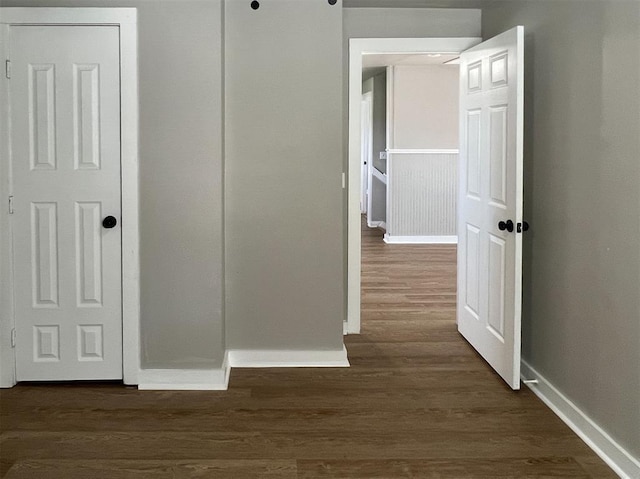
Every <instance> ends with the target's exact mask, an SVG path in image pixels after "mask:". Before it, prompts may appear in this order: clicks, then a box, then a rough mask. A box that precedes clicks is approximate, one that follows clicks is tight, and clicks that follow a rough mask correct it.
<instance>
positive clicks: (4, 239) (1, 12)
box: [0, 7, 140, 387]
mask: <svg viewBox="0 0 640 479" xmlns="http://www.w3.org/2000/svg"><path fill="white" fill-rule="evenodd" d="M137 22H138V20H137V9H135V8H56V7H54V8H39V7H33V8H31V7H27V8H22V7H19V8H18V7H4V8H0V36H1V38H2V42H1V44H0V54H1V55H2V57H1V58H2V62H3V63H4V60H5V59H9V58H10V57H9V52H8V51H7V50H6V49H7V45H8V40H9V26H11V25H45V26H54V25H67V26H69V25H71V26H81V25H92V26H100V25H105V26H107V25H108V26H116V27H118V29H119V35H120V163H121V193H120V194H121V208H122V210H121V214H122V220H121V224H122V229H121V231H122V376H123V380H124V382H125V384H138V373H139V371H140V235H139V201H138V193H139V192H138V25H137ZM0 82H1V83H2V85H1V87H0V104H1V105H5V106H4V107H2V110H0V126H2V128H1V131H2V132H3V133H1V135H2V137H1V138H0V140H1V141H2V144H3V145H5V146H4V147H2V148H1V149H0V198H1V201H0V205H1V207H0V221H1V222H2V224H8V225H9V227H8V228H2V231H0V387H12V386H14V385H15V384H16V372H15V367H16V361H15V349H14V347H12V345H11V343H12V340H11V337H12V330H14V328H15V316H14V304H13V271H14V270H13V250H12V244H11V238H12V234H13V226H12V222H11V221H10V219H11V216H10V215H9V210H8V207H7V203H6V202H7V201H8V197H9V195H11V194H12V193H13V185H12V183H11V164H10V159H11V145H10V144H9V140H10V135H9V129H8V128H4V126H5V125H6V126H8V124H9V108H8V104H9V103H8V100H9V89H10V84H11V81H10V80H7V79H6V77H5V72H2V75H1V80H0Z"/></svg>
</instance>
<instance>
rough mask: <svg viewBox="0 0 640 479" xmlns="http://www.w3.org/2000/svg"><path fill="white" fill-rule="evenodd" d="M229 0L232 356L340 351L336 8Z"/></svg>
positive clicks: (283, 0) (301, 0) (290, 0)
mask: <svg viewBox="0 0 640 479" xmlns="http://www.w3.org/2000/svg"><path fill="white" fill-rule="evenodd" d="M261 3H262V6H261V7H260V9H259V10H257V11H254V10H251V9H250V8H249V7H248V3H247V2H238V1H237V0H229V1H227V2H226V12H225V15H226V22H225V49H226V59H225V85H226V87H225V89H226V95H225V98H226V126H225V128H226V136H225V149H226V155H225V157H226V160H225V161H226V168H225V178H226V185H225V188H226V208H225V215H226V265H225V267H226V291H227V296H226V324H227V336H226V337H227V347H228V348H229V349H299V350H305V349H316V350H318V349H325V350H331V349H333V350H338V349H342V321H343V319H344V310H345V305H344V294H343V292H344V283H343V281H342V278H343V275H342V271H343V262H344V252H343V227H342V211H343V203H342V196H343V190H342V178H341V174H342V156H341V146H342V144H341V141H342V123H341V114H342V103H341V100H342V90H341V89H342V83H341V81H342V72H341V67H342V57H341V53H342V3H341V2H338V3H337V4H336V5H334V6H331V5H329V4H328V2H326V1H317V0H279V1H277V2H275V1H274V2H267V1H265V2H261Z"/></svg>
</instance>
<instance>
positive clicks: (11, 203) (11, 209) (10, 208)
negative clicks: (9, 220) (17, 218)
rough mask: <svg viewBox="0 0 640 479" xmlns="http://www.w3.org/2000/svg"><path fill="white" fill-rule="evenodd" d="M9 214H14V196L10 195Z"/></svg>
mask: <svg viewBox="0 0 640 479" xmlns="http://www.w3.org/2000/svg"><path fill="white" fill-rule="evenodd" d="M9 214H10V215H12V214H13V196H9Z"/></svg>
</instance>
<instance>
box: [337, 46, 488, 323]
mask: <svg viewBox="0 0 640 479" xmlns="http://www.w3.org/2000/svg"><path fill="white" fill-rule="evenodd" d="M481 41H482V39H481V38H478V37H467V38H351V39H350V40H349V160H348V161H349V173H348V174H349V181H348V188H349V192H348V202H347V211H348V220H347V222H348V223H347V235H348V239H347V244H348V246H347V321H348V323H349V325H348V328H347V329H348V331H349V333H359V332H360V255H361V253H360V243H361V237H360V100H361V98H362V55H363V54H366V53H432V52H438V53H445V52H451V53H456V54H457V53H460V52H461V51H463V50H466V49H467V48H470V47H472V46H474V45H477V44H478V43H480V42H481ZM388 85H389V83H388V82H387V87H388ZM387 97H389V95H387ZM387 146H388V147H393V143H392V142H388V143H387ZM387 166H388V165H387ZM387 174H388V175H390V172H389V170H387ZM388 193H389V192H388V189H387V194H388ZM389 222H390V219H389V217H388V216H387V223H389Z"/></svg>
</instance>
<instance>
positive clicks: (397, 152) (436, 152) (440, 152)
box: [387, 148, 460, 155]
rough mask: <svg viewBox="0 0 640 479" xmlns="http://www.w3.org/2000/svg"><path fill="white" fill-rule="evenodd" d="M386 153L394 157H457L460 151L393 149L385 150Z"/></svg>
mask: <svg viewBox="0 0 640 479" xmlns="http://www.w3.org/2000/svg"><path fill="white" fill-rule="evenodd" d="M387 153H391V154H394V155H457V154H458V153H460V150H451V149H449V150H438V149H435V150H434V149H420V148H393V149H387Z"/></svg>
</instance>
